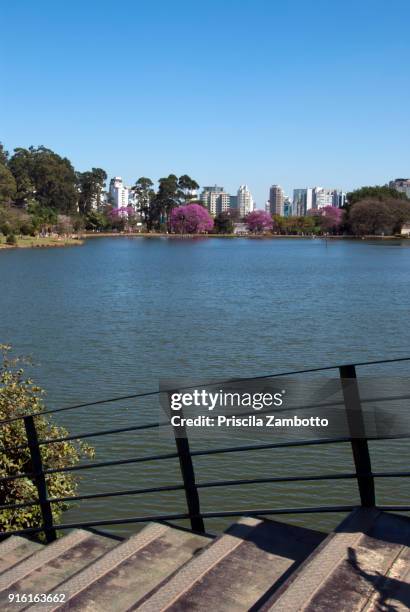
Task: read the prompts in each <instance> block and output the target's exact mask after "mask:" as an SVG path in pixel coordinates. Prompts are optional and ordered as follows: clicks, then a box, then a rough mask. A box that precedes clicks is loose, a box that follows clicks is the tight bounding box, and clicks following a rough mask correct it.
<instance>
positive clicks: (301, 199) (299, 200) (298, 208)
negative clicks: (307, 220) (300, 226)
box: [292, 188, 313, 217]
mask: <svg viewBox="0 0 410 612" xmlns="http://www.w3.org/2000/svg"><path fill="white" fill-rule="evenodd" d="M312 192H313V190H312V189H310V188H306V189H294V190H293V209H292V214H293V215H296V216H297V217H303V216H304V215H306V213H307V211H308V210H310V209H311V208H312V206H313V202H312V199H313V198H312V196H313V193H312Z"/></svg>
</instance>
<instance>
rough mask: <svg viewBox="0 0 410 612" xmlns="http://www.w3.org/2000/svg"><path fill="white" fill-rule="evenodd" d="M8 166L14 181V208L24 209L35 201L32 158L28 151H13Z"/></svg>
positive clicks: (19, 149)
mask: <svg viewBox="0 0 410 612" xmlns="http://www.w3.org/2000/svg"><path fill="white" fill-rule="evenodd" d="M8 166H9V169H10V171H11V172H12V174H13V176H14V179H15V181H16V196H15V203H16V206H19V207H22V208H26V207H27V206H28V204H29V203H30V202H33V201H34V199H35V198H34V196H35V185H34V182H33V176H32V175H33V156H32V154H31V153H30V151H29V150H28V149H22V148H17V149H14V155H13V156H12V157H11V158H10V160H9V164H8Z"/></svg>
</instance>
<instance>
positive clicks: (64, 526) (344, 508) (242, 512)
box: [0, 506, 357, 536]
mask: <svg viewBox="0 0 410 612" xmlns="http://www.w3.org/2000/svg"><path fill="white" fill-rule="evenodd" d="M355 508H357V506H317V507H308V508H270V509H266V508H261V509H257V510H245V509H244V510H226V511H220V512H201V516H202V517H203V518H219V517H229V516H259V515H260V516H266V515H270V514H272V515H274V514H312V513H322V512H330V513H331V512H350V511H352V510H354V509H355ZM189 518H190V516H189V514H187V513H179V514H159V515H156V514H152V515H150V516H136V517H132V518H127V519H103V520H98V521H81V522H78V523H63V524H61V525H53V527H54V529H75V528H77V527H83V528H84V527H98V526H103V525H127V524H129V523H147V522H151V521H157V522H161V521H172V520H174V521H176V520H185V519H189ZM40 531H43V527H29V528H27V529H20V530H16V531H6V532H1V533H0V536H3V535H18V534H23V533H38V532H40Z"/></svg>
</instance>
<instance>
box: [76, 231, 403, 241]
mask: <svg viewBox="0 0 410 612" xmlns="http://www.w3.org/2000/svg"><path fill="white" fill-rule="evenodd" d="M81 237H82V238H85V239H87V238H171V239H172V238H174V239H175V238H176V239H181V238H183V239H194V238H250V239H252V240H272V239H276V238H278V239H281V238H295V239H305V240H306V239H307V238H309V239H311V240H407V239H408V237H407V236H371V235H368V236H345V235H343V236H342V235H340V236H338V235H328V236H315V235H308V234H306V235H301V234H167V233H166V232H85V233H83V234H81Z"/></svg>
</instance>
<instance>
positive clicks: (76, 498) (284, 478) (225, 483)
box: [0, 472, 410, 510]
mask: <svg viewBox="0 0 410 612" xmlns="http://www.w3.org/2000/svg"><path fill="white" fill-rule="evenodd" d="M372 476H373V477H374V478H408V477H410V472H372ZM353 478H357V474H356V473H350V472H349V473H344V474H319V475H312V476H308V475H307V476H278V477H276V476H274V477H267V478H249V479H241V480H215V481H210V482H199V483H197V484H196V486H197V488H198V489H200V488H202V489H205V488H212V487H222V486H227V487H230V486H235V485H248V484H249V485H252V484H264V483H266V484H267V483H271V482H308V481H315V480H347V479H353ZM183 489H184V485H164V486H160V487H149V488H145V489H126V490H123V491H107V492H105V493H90V494H87V495H72V496H70V497H49V498H47V500H46V501H48V502H50V503H59V502H68V501H82V500H86V499H99V498H105V497H119V496H123V495H141V494H144V493H160V492H164V491H182V490H183ZM38 503H39V501H38V500H33V501H30V502H24V503H18V504H3V505H0V510H6V509H13V510H14V509H18V508H25V507H28V506H35V505H38Z"/></svg>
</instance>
